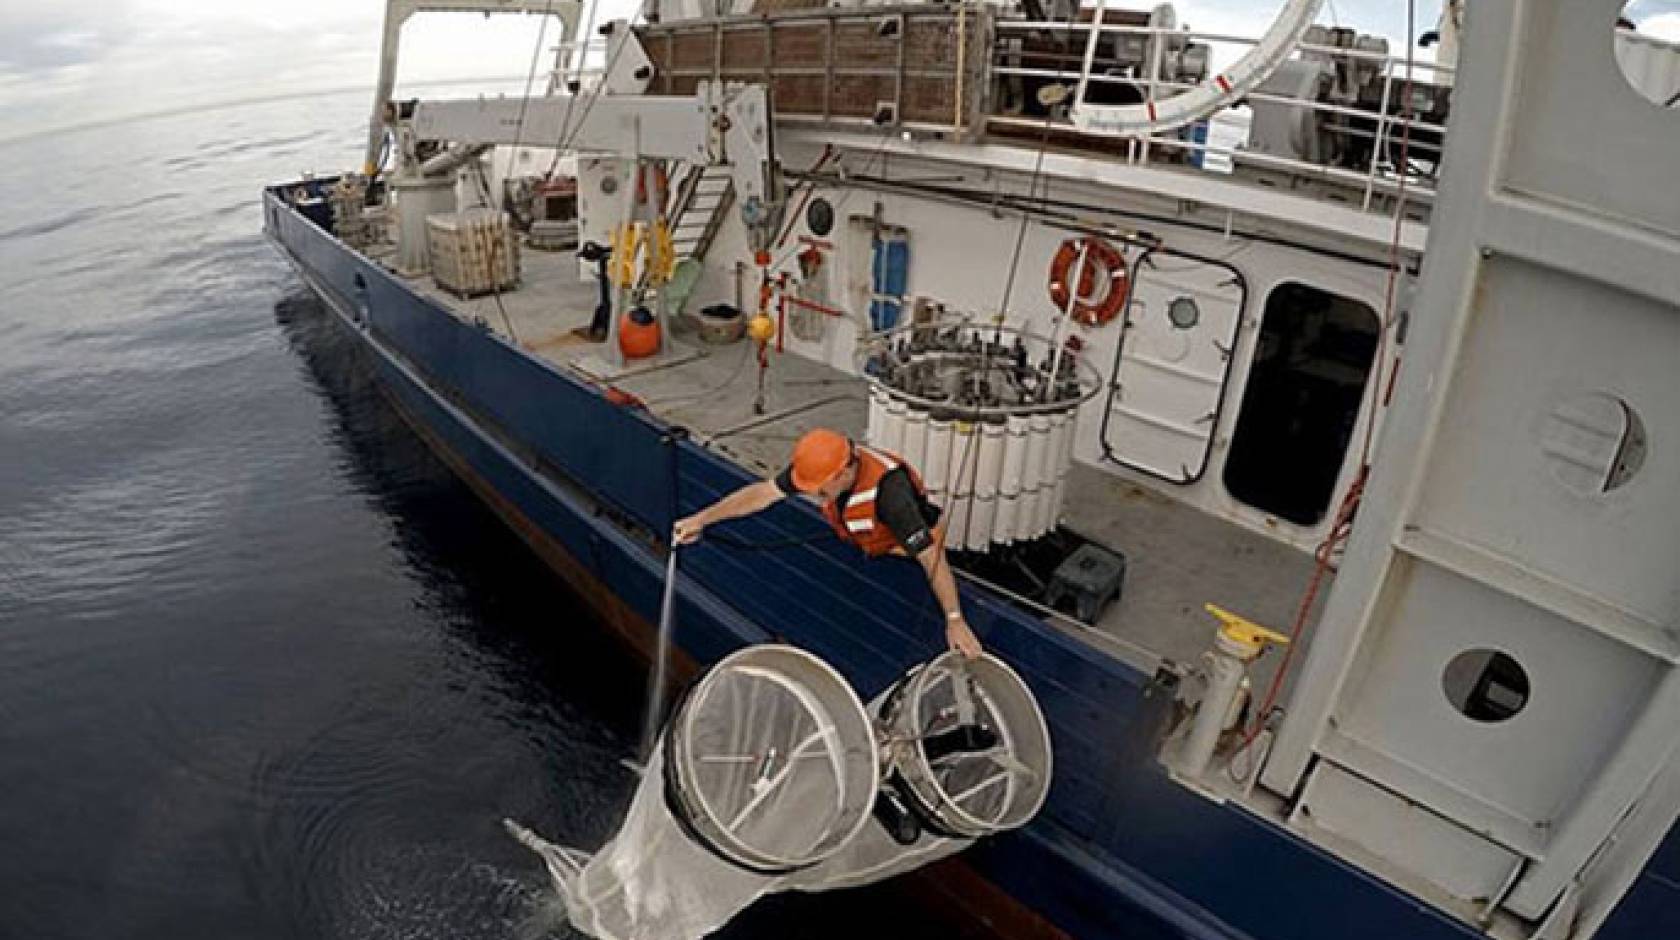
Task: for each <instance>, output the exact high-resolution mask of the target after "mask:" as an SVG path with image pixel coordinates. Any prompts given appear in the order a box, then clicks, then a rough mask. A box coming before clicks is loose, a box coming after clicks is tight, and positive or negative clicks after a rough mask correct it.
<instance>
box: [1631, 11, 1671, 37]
mask: <svg viewBox="0 0 1680 940" xmlns="http://www.w3.org/2000/svg"><path fill="white" fill-rule="evenodd" d="M1639 31H1640V32H1641V33H1644V34H1645V35H1647V36H1655V37H1657V38H1658V39H1666V40H1667V41H1669V42H1680V12H1674V13H1658V14H1657V15H1655V16H1651V17H1647V18H1645V19H1644V20H1642V21H1641V22H1640V24H1639Z"/></svg>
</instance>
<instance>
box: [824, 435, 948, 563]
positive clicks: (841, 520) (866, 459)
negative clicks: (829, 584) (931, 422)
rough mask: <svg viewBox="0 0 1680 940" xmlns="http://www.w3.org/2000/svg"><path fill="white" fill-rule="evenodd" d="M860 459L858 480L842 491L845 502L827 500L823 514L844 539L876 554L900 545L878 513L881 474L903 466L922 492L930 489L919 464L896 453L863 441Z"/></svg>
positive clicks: (890, 550) (884, 552)
mask: <svg viewBox="0 0 1680 940" xmlns="http://www.w3.org/2000/svg"><path fill="white" fill-rule="evenodd" d="M857 462H858V470H857V480H855V481H854V482H853V483H852V489H851V491H850V493H842V494H840V495H841V497H843V498H845V505H844V506H843V507H842V505H841V500H840V499H835V500H834V501H832V502H829V503H826V504H824V506H823V508H822V512H823V518H825V519H827V520H828V524H829V525H831V526H833V527H834V531H835V532H837V533H839V535H840V539H841V540H842V541H846V542H851V543H852V544H853V545H856V546H857V547H858V548H861V549H863V553H864V554H865V555H868V556H869V557H871V558H875V557H878V556H881V555H886V554H888V553H890V552H892V551H893V550H895V549H897V548H899V547H900V546H899V544H898V539H897V537H895V536H894V535H893V533H892V530H891V529H889V528H887V527H886V525H885V524H884V523H882V522H881V520H880V519H878V518H876V516H875V491H876V488H877V486H878V485H879V484H880V482H881V478H882V477H884V476H886V475H887V474H888V473H890V472H891V471H893V470H896V469H897V468H899V467H901V466H902V467H903V468H904V470H905V472H907V473H909V474H910V484H911V485H912V486H914V487H915V488H916V493H917V494H918V495H926V493H927V490H926V489H925V488H924V487H923V486H922V476H921V474H919V473H917V472H916V468H915V467H912V466H910V465H909V464H907V463H905V462H904V459H903V458H901V457H898V456H897V455H895V454H889V453H887V452H886V451H883V450H875V449H873V448H870V447H864V446H863V445H861V444H859V445H857Z"/></svg>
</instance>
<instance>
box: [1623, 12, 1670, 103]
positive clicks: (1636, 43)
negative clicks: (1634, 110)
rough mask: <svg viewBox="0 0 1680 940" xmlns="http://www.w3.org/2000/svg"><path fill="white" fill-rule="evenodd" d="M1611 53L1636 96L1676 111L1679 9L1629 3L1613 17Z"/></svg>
mask: <svg viewBox="0 0 1680 940" xmlns="http://www.w3.org/2000/svg"><path fill="white" fill-rule="evenodd" d="M1611 43H1612V46H1611V48H1612V51H1613V52H1614V53H1615V56H1616V65H1617V67H1619V68H1620V69H1621V71H1622V77H1623V78H1625V79H1627V83H1628V84H1629V85H1631V86H1633V90H1634V91H1636V92H1639V95H1640V97H1642V98H1644V99H1645V100H1646V101H1649V102H1651V103H1652V104H1654V105H1657V106H1658V107H1661V108H1670V109H1675V110H1676V111H1680V69H1676V68H1674V65H1673V63H1674V61H1675V59H1676V58H1677V57H1680V9H1676V8H1675V7H1674V6H1673V4H1668V3H1660V2H1658V3H1653V2H1650V0H1632V2H1630V3H1628V4H1627V5H1626V6H1625V7H1623V8H1622V12H1621V14H1620V15H1619V16H1617V17H1616V25H1615V28H1614V29H1613V30H1612V31H1611Z"/></svg>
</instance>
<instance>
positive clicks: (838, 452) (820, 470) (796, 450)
mask: <svg viewBox="0 0 1680 940" xmlns="http://www.w3.org/2000/svg"><path fill="white" fill-rule="evenodd" d="M851 462H852V442H851V441H849V440H847V439H846V435H844V434H837V433H835V432H833V431H830V430H829V429H827V428H816V429H814V430H810V431H807V432H805V436H804V437H801V438H800V439H799V443H797V444H795V445H793V485H794V486H797V487H799V489H800V491H801V492H805V493H815V492H816V491H817V489H818V488H820V487H821V486H822V485H823V484H824V483H827V482H828V481H830V480H832V479H834V478H835V477H836V476H838V475H839V473H840V471H842V470H844V469H846V465H847V464H849V463H851Z"/></svg>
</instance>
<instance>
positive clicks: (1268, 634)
mask: <svg viewBox="0 0 1680 940" xmlns="http://www.w3.org/2000/svg"><path fill="white" fill-rule="evenodd" d="M1202 606H1203V607H1204V608H1205V609H1206V610H1207V612H1208V613H1210V614H1212V615H1213V616H1214V619H1216V620H1218V621H1219V622H1220V623H1221V624H1223V626H1221V627H1220V628H1219V632H1221V633H1223V634H1225V636H1226V637H1227V638H1228V639H1230V640H1232V641H1233V642H1236V643H1241V644H1242V645H1244V646H1250V647H1253V648H1255V649H1259V648H1260V647H1261V646H1263V645H1265V644H1267V643H1275V644H1277V645H1278V646H1288V645H1289V637H1286V636H1284V635H1283V634H1281V633H1279V632H1277V631H1276V630H1268V629H1266V628H1265V627H1262V626H1260V625H1259V624H1257V623H1255V622H1254V621H1252V620H1250V619H1248V618H1247V617H1243V616H1240V615H1238V614H1233V613H1231V612H1230V611H1228V610H1226V609H1225V608H1223V607H1220V606H1219V605H1218V604H1204V605H1202Z"/></svg>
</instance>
